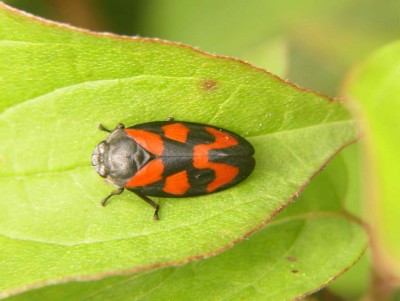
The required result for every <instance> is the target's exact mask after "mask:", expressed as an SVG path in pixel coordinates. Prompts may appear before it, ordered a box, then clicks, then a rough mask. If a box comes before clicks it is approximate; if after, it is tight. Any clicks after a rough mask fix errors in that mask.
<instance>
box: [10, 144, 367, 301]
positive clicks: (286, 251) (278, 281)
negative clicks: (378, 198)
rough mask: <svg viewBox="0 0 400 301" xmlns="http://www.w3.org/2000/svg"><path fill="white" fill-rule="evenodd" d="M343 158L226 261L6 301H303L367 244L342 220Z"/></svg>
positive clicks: (221, 257)
mask: <svg viewBox="0 0 400 301" xmlns="http://www.w3.org/2000/svg"><path fill="white" fill-rule="evenodd" d="M345 152H346V153H348V150H346V151H345ZM341 157H342V156H337V157H336V158H335V159H334V160H333V161H332V162H331V163H330V164H329V166H328V167H327V168H326V169H325V170H324V171H323V172H321V173H320V174H319V175H318V176H317V177H316V178H315V181H313V182H312V183H311V184H310V185H309V186H307V188H306V189H305V191H304V193H303V194H302V195H301V196H300V198H299V199H298V200H297V201H296V202H295V203H294V204H292V205H291V206H289V207H287V208H286V209H285V210H284V211H283V212H282V213H283V214H282V215H281V216H280V218H279V219H275V220H274V221H272V222H271V223H270V224H269V225H268V226H267V227H266V228H265V229H263V230H262V231H259V232H257V233H256V234H255V235H253V236H251V237H250V239H248V240H245V241H243V242H241V243H239V244H238V245H237V246H235V247H234V248H233V249H230V250H228V251H226V252H224V253H223V254H220V255H218V256H215V257H213V258H209V259H204V260H201V261H197V262H191V263H189V264H187V265H185V266H181V267H174V268H165V269H158V270H155V271H153V272H143V273H141V274H136V275H134V276H132V275H128V276H114V277H110V278H107V279H103V280H98V281H91V282H74V281H73V282H70V283H68V284H59V285H56V286H48V287H45V288H41V289H38V290H33V291H30V292H27V293H23V294H21V295H19V296H15V297H11V298H9V299H7V301H24V300H30V301H32V300H60V301H61V300H77V299H85V300H110V299H117V300H278V301H280V300H292V299H294V298H298V297H301V296H304V295H306V294H308V293H310V292H313V291H315V290H317V289H319V288H321V287H323V286H324V285H326V284H327V283H328V282H330V281H331V280H332V279H333V278H335V277H337V276H338V275H340V274H342V273H343V272H344V271H345V270H346V269H348V268H349V267H350V266H351V265H352V264H353V263H354V262H355V261H356V260H357V259H358V258H359V257H360V255H361V254H362V252H363V250H364V248H365V246H366V243H367V239H366V235H365V233H364V231H363V229H362V227H360V225H359V224H358V223H356V222H354V221H352V220H351V219H349V218H348V216H346V215H344V214H342V213H341V212H340V211H341V207H342V206H340V203H341V202H342V201H343V196H346V195H347V193H346V191H347V188H348V187H347V183H348V179H347V177H346V173H347V172H349V170H348V169H347V168H346V167H347V166H346V165H344V164H343V159H342V158H341ZM350 172H351V171H350ZM320 196H322V198H320ZM324 196H329V197H324ZM332 203H333V205H332ZM291 208H295V210H290V209H291ZM327 233H329V235H327ZM346 275H347V274H346ZM346 275H345V276H346ZM350 284H354V282H352V283H350Z"/></svg>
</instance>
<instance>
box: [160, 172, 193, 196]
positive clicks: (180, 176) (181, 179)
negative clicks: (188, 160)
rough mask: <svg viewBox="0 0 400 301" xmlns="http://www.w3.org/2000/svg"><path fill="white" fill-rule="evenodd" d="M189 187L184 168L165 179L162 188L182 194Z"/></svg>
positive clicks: (172, 192) (168, 191)
mask: <svg viewBox="0 0 400 301" xmlns="http://www.w3.org/2000/svg"><path fill="white" fill-rule="evenodd" d="M189 188H190V184H189V180H188V176H187V172H186V170H184V171H180V172H178V173H176V174H173V175H172V176H169V177H167V178H166V179H165V185H164V188H163V190H164V191H165V192H167V193H171V194H177V195H182V194H185V192H186V191H188V190H189Z"/></svg>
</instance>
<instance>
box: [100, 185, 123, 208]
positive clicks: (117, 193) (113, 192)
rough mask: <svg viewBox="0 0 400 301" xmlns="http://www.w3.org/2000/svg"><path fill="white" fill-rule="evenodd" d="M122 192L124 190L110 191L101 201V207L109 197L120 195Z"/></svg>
mask: <svg viewBox="0 0 400 301" xmlns="http://www.w3.org/2000/svg"><path fill="white" fill-rule="evenodd" d="M123 192H124V188H118V189H117V190H114V191H112V192H111V193H110V194H109V195H108V196H106V197H105V198H104V199H103V200H102V201H101V203H100V204H101V206H103V207H104V206H105V205H106V202H107V201H108V200H109V198H110V197H112V196H114V195H120V194H121V193H123Z"/></svg>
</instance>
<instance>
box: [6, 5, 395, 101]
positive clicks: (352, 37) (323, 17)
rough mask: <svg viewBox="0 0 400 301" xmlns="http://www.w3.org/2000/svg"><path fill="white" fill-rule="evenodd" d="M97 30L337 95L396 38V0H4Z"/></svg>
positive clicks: (25, 8) (57, 19)
mask: <svg viewBox="0 0 400 301" xmlns="http://www.w3.org/2000/svg"><path fill="white" fill-rule="evenodd" d="M5 3H7V4H10V5H12V6H14V7H16V8H19V9H22V10H25V11H27V12H30V13H33V14H35V15H39V16H42V17H45V18H47V19H51V20H55V21H62V22H66V23H69V24H72V25H75V26H78V27H83V28H88V29H91V30H96V31H108V32H113V33H118V34H124V35H139V36H143V37H156V38H160V39H166V40H171V41H176V42H182V43H186V44H189V45H191V46H194V47H197V48H199V49H201V50H204V51H208V52H212V53H215V54H218V55H227V56H233V57H237V58H240V59H242V60H245V61H248V62H250V63H252V64H254V65H256V66H259V67H262V68H265V69H267V70H269V71H271V72H273V73H275V74H278V75H280V76H281V77H283V78H285V79H289V80H290V81H292V82H294V83H297V84H298V85H300V86H303V87H306V88H308V89H311V90H316V91H319V92H322V93H324V94H327V95H329V96H340V87H341V85H342V82H343V78H344V77H345V75H346V73H347V72H348V71H349V68H350V67H351V66H352V65H353V64H354V63H356V62H360V61H362V60H363V59H364V58H365V57H366V56H367V55H368V54H369V53H371V52H372V51H373V50H375V49H377V48H379V47H380V46H382V45H384V44H386V43H388V42H390V41H393V40H394V39H396V38H397V37H398V35H399V7H400V2H399V1H395V0H393V1H392V0H388V1H385V0H383V1H376V0H337V1H316V0H302V1H293V0H281V1H273V0H248V1H240V0H218V1H213V0H202V1H195V0H113V1H111V0H92V1H89V0H88V1H85V0H69V1H65V0H35V1H27V0H8V1H5Z"/></svg>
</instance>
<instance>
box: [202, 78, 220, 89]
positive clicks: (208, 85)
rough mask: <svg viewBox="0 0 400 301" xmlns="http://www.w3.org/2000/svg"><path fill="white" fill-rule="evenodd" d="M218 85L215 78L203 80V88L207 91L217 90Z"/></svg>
mask: <svg viewBox="0 0 400 301" xmlns="http://www.w3.org/2000/svg"><path fill="white" fill-rule="evenodd" d="M216 87H217V81H216V80H215V79H205V80H203V81H202V82H201V88H202V89H203V90H205V91H212V90H215V89H216Z"/></svg>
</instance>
